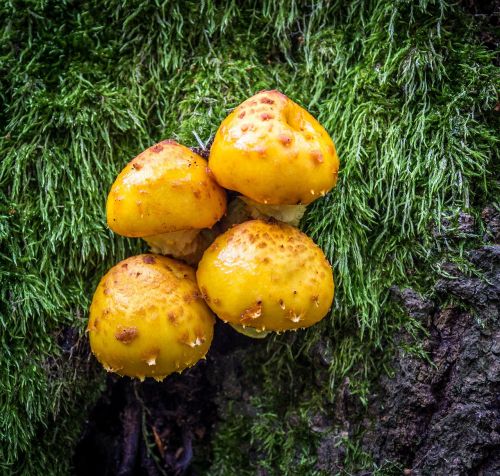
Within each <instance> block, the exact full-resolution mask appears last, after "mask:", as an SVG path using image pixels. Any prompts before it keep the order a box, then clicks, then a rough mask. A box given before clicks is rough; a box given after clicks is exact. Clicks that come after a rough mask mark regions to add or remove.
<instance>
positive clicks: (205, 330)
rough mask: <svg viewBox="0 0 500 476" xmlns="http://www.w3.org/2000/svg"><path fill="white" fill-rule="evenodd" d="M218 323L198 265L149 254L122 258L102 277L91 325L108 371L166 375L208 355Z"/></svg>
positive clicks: (96, 349)
mask: <svg viewBox="0 0 500 476" xmlns="http://www.w3.org/2000/svg"><path fill="white" fill-rule="evenodd" d="M214 324H215V319H214V317H213V315H212V313H211V311H210V309H209V308H208V307H207V305H206V304H205V302H204V301H203V299H202V297H201V294H200V292H199V290H198V286H197V284H196V276H195V272H194V270H193V269H192V268H191V267H189V266H187V265H185V264H184V263H181V262H179V261H176V260H173V259H171V258H167V257H165V256H160V255H153V254H144V255H139V256H133V257H131V258H128V259H126V260H124V261H121V262H120V263H118V264H117V265H115V266H114V267H113V268H111V269H110V270H109V271H108V273H107V274H106V275H105V276H104V277H103V278H102V279H101V281H100V283H99V285H98V286H97V289H96V291H95V294H94V298H93V300H92V305H91V306H90V319H89V324H88V331H89V336H90V346H91V348H92V352H93V353H94V354H95V356H96V357H97V359H98V360H99V362H101V364H102V365H103V366H104V367H105V368H106V369H107V370H108V371H113V372H116V373H118V374H120V375H128V376H130V377H137V378H140V379H141V380H142V379H143V378H144V377H154V378H156V379H157V380H162V379H163V378H164V377H165V376H167V375H169V374H171V373H173V372H176V371H178V372H179V371H181V370H183V369H185V368H187V367H191V366H192V365H194V364H195V363H196V362H198V360H200V359H201V358H203V357H204V356H205V354H206V353H207V351H208V349H209V348H210V344H211V342H212V337H213V326H214Z"/></svg>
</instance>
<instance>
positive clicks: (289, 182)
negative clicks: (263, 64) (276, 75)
mask: <svg viewBox="0 0 500 476" xmlns="http://www.w3.org/2000/svg"><path fill="white" fill-rule="evenodd" d="M209 167H210V170H211V171H212V172H213V174H214V176H215V178H216V180H217V182H218V183H219V184H220V185H221V186H223V187H225V188H227V189H230V190H235V191H237V192H239V193H241V194H242V195H244V196H246V197H249V198H251V199H252V200H254V201H256V202H258V203H262V204H270V205H296V204H305V205H306V204H308V203H311V202H312V201H314V200H316V199H317V198H319V197H321V196H323V195H325V194H326V193H327V192H328V191H329V190H330V189H331V188H332V187H333V186H334V185H335V184H336V181H337V174H338V169H339V159H338V156H337V153H336V151H335V145H334V143H333V141H332V139H331V138H330V136H329V135H328V133H327V132H326V131H325V129H324V128H323V127H322V126H321V124H320V123H319V122H318V121H317V120H316V119H315V118H314V117H313V116H311V114H309V113H308V112H307V111H306V110H305V109H303V108H302V107H300V106H299V105H298V104H296V103H295V102H293V101H292V100H291V99H289V98H288V97H287V96H285V95H284V94H282V93H280V92H279V91H261V92H260V93H258V94H256V95H255V96H252V97H251V98H250V99H247V100H246V101H245V102H243V103H242V104H240V105H239V106H238V107H237V108H236V109H234V111H233V112H232V113H231V114H230V115H229V116H228V117H227V118H226V119H224V121H223V122H222V124H221V126H220V127H219V130H218V131H217V134H216V135H215V139H214V143H213V145H212V147H211V149H210V157H209Z"/></svg>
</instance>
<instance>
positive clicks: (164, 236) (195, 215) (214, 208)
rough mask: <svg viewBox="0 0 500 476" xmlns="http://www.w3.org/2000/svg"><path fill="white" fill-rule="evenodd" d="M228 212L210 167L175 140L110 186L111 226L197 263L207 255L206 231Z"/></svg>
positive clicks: (140, 157)
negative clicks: (202, 233) (204, 251)
mask: <svg viewBox="0 0 500 476" xmlns="http://www.w3.org/2000/svg"><path fill="white" fill-rule="evenodd" d="M225 210H226V194H225V192H224V190H223V189H222V188H221V187H219V185H217V183H216V182H215V180H214V179H213V177H212V176H211V175H210V173H209V171H208V168H207V162H206V161H205V159H203V158H202V157H200V156H199V155H197V154H195V153H194V152H192V151H191V150H190V149H188V148H187V147H184V146H183V145H180V144H178V143H177V142H175V141H173V140H166V141H163V142H160V143H159V144H156V145H154V146H152V147H150V148H149V149H147V150H145V151H144V152H142V153H141V154H139V155H138V156H137V157H136V158H135V159H133V160H132V161H131V162H130V163H128V164H127V165H126V166H125V168H124V169H123V170H122V171H121V173H120V174H119V175H118V177H117V179H116V180H115V182H114V183H113V186H112V187H111V191H110V192H109V195H108V200H107V204H106V214H107V222H108V226H109V227H110V228H111V229H112V230H113V231H114V232H116V233H118V234H120V235H124V236H128V237H140V238H144V239H145V240H146V241H147V242H148V244H149V245H150V246H151V250H152V251H153V252H156V253H161V254H165V255H172V256H174V257H176V258H183V259H186V260H187V261H190V260H191V261H196V254H197V253H199V254H200V255H201V253H202V252H203V249H204V248H203V245H204V244H205V241H206V240H204V239H203V236H200V231H201V230H202V229H204V228H205V229H207V228H211V227H212V226H213V225H214V224H215V223H216V222H217V221H218V220H219V219H220V218H221V217H222V215H223V214H224V212H225ZM206 245H208V243H206Z"/></svg>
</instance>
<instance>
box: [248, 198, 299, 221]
mask: <svg viewBox="0 0 500 476" xmlns="http://www.w3.org/2000/svg"><path fill="white" fill-rule="evenodd" d="M239 198H240V200H242V201H243V202H245V204H246V208H247V209H248V212H249V213H250V215H251V216H252V218H254V219H265V218H269V217H272V218H275V219H276V220H278V221H281V222H284V223H288V224H289V225H292V226H298V225H299V223H300V220H301V218H302V217H303V215H304V212H305V211H306V205H267V204H263V203H257V202H254V201H253V200H252V199H250V198H247V197H239Z"/></svg>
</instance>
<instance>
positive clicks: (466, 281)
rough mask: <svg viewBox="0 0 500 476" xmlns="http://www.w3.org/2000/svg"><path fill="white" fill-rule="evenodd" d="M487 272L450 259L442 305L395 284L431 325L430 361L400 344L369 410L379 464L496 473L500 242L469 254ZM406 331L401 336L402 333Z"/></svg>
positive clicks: (430, 471) (426, 471)
mask: <svg viewBox="0 0 500 476" xmlns="http://www.w3.org/2000/svg"><path fill="white" fill-rule="evenodd" d="M469 259H470V261H471V262H472V263H473V264H474V265H475V267H476V268H477V269H479V270H480V271H481V272H482V273H483V276H482V277H474V276H464V275H463V274H462V273H461V272H460V271H458V269H456V267H454V266H452V265H451V264H450V265H448V270H447V271H448V272H449V273H450V276H451V277H450V278H448V279H441V280H439V281H438V282H437V284H436V291H437V293H438V295H441V296H442V297H443V298H445V297H449V296H452V297H453V298H455V300H456V301H458V304H457V305H454V306H446V307H437V306H435V305H434V304H433V303H430V302H429V301H426V300H424V299H422V298H421V297H420V296H419V295H418V294H417V293H415V292H414V291H412V290H403V291H401V290H395V291H394V294H395V296H396V297H397V298H398V299H399V300H400V301H401V302H402V304H403V306H404V307H405V308H406V309H407V311H408V312H409V313H411V314H413V315H414V316H416V317H418V318H420V319H422V320H423V321H424V323H425V326H426V327H427V329H428V331H429V336H428V337H427V338H426V339H425V343H424V345H425V348H426V350H427V351H428V353H429V355H430V357H431V362H426V361H424V360H421V359H418V358H416V357H413V356H410V355H406V354H405V352H404V351H403V350H400V351H398V353H397V355H396V356H395V358H394V362H393V368H394V371H395V377H394V378H392V379H391V378H388V377H384V378H383V379H382V381H381V391H380V393H379V394H378V395H377V396H376V398H374V400H373V402H372V405H371V411H372V416H373V417H374V421H375V422H376V423H375V425H374V428H372V429H371V430H370V431H368V432H367V434H366V436H365V448H366V450H367V451H368V452H369V453H371V454H373V455H374V457H375V459H376V460H377V461H378V462H379V463H383V462H384V461H386V460H392V461H398V462H400V463H402V464H403V465H404V466H405V467H406V468H407V473H408V474H410V471H411V474H415V475H420V474H421V475H436V474H447V475H462V474H463V475H465V474H482V475H484V476H486V475H491V476H492V475H493V474H498V472H496V471H497V469H498V467H499V466H498V464H499V459H498V454H499V453H500V434H499V432H500V327H499V300H500V246H498V245H496V246H495V245H491V246H484V247H482V248H480V249H477V250H474V251H472V252H470V253H469ZM405 338H406V337H405V336H402V337H401V339H402V341H403V340H404V339H405Z"/></svg>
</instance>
